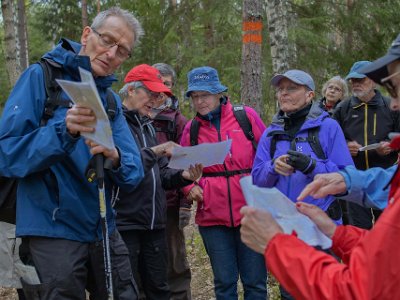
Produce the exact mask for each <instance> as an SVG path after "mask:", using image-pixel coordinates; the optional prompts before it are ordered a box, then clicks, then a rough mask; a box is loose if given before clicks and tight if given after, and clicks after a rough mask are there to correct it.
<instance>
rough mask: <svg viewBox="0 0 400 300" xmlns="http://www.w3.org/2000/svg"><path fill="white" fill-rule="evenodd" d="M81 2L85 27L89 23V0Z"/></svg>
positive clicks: (83, 25)
mask: <svg viewBox="0 0 400 300" xmlns="http://www.w3.org/2000/svg"><path fill="white" fill-rule="evenodd" d="M81 4H82V27H83V28H85V27H86V26H88V25H89V21H88V13H87V1H86V0H82V1H81Z"/></svg>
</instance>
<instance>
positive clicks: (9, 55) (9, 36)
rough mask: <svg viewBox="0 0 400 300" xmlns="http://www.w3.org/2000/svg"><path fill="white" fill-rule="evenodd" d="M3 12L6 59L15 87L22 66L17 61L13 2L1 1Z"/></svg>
mask: <svg viewBox="0 0 400 300" xmlns="http://www.w3.org/2000/svg"><path fill="white" fill-rule="evenodd" d="M1 12H2V14H3V25H4V44H5V49H4V50H5V51H4V52H5V57H6V68H7V73H8V78H9V80H10V84H11V86H14V84H15V82H16V81H17V79H18V77H19V75H20V74H21V66H20V64H19V60H17V56H18V55H17V52H18V51H16V50H17V42H16V41H17V39H16V26H15V22H14V8H13V1H12V0H2V1H1Z"/></svg>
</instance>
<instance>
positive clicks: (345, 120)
mask: <svg viewBox="0 0 400 300" xmlns="http://www.w3.org/2000/svg"><path fill="white" fill-rule="evenodd" d="M370 64H371V62H370V61H357V62H356V63H354V65H353V66H352V67H351V70H350V72H349V74H348V75H347V76H346V78H345V79H346V80H348V81H349V82H350V86H351V91H352V94H353V95H352V97H350V98H349V99H346V100H345V101H342V102H341V103H339V105H338V106H337V107H336V109H335V112H334V113H333V117H334V118H335V119H336V120H337V121H338V122H339V124H340V126H341V127H342V130H343V132H344V135H345V137H346V140H347V146H348V147H349V150H350V153H351V155H352V158H353V161H354V165H355V167H356V168H357V169H359V170H367V169H369V168H373V167H382V168H388V167H390V166H393V164H394V163H395V162H396V160H397V153H396V152H395V151H392V150H391V148H390V147H389V136H388V135H389V133H390V132H394V131H399V129H400V128H399V113H398V112H395V111H391V110H390V107H389V106H390V99H389V98H387V97H384V96H383V95H382V94H381V93H380V92H379V91H378V90H377V89H376V84H375V82H374V81H373V80H371V79H369V78H368V77H367V76H366V75H365V74H361V73H359V70H360V69H361V68H363V67H368V66H369V65H370ZM371 144H375V145H376V146H377V147H376V148H375V149H374V148H371V149H367V150H363V151H360V150H362V149H360V148H361V147H363V146H368V145H371ZM381 212H382V211H381V210H378V209H372V208H366V207H362V206H360V205H358V204H356V203H353V202H349V203H348V215H349V223H350V225H354V226H357V227H360V228H365V229H370V228H371V227H372V226H373V224H374V223H375V222H376V220H377V219H378V217H379V216H380V214H381Z"/></svg>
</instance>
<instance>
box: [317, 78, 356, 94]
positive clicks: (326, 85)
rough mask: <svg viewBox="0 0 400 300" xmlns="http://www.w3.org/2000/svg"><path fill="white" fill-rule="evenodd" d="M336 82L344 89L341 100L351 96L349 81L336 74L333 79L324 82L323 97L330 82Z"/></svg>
mask: <svg viewBox="0 0 400 300" xmlns="http://www.w3.org/2000/svg"><path fill="white" fill-rule="evenodd" d="M332 82H334V83H336V84H338V85H339V86H340V88H341V89H342V97H341V100H343V99H345V98H347V97H348V96H349V88H348V86H347V82H346V80H344V79H343V78H342V77H340V76H334V77H332V78H331V79H329V80H328V81H327V82H325V83H324V85H323V87H322V91H321V92H322V97H325V92H326V90H327V89H328V86H329V84H330V83H332Z"/></svg>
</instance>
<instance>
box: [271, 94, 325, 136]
mask: <svg viewBox="0 0 400 300" xmlns="http://www.w3.org/2000/svg"><path fill="white" fill-rule="evenodd" d="M328 117H329V114H328V113H327V112H326V111H324V110H323V109H322V108H321V107H320V106H319V102H316V101H313V103H312V105H311V108H310V111H309V112H308V114H307V117H306V120H305V122H304V124H303V125H302V127H301V130H304V129H308V128H314V127H318V126H320V125H321V123H322V121H323V120H324V119H325V118H328ZM284 118H285V117H284V113H283V112H282V111H281V110H279V111H278V113H276V114H275V115H274V117H273V118H272V122H271V127H272V128H273V130H283V129H284V125H285V120H284Z"/></svg>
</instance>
